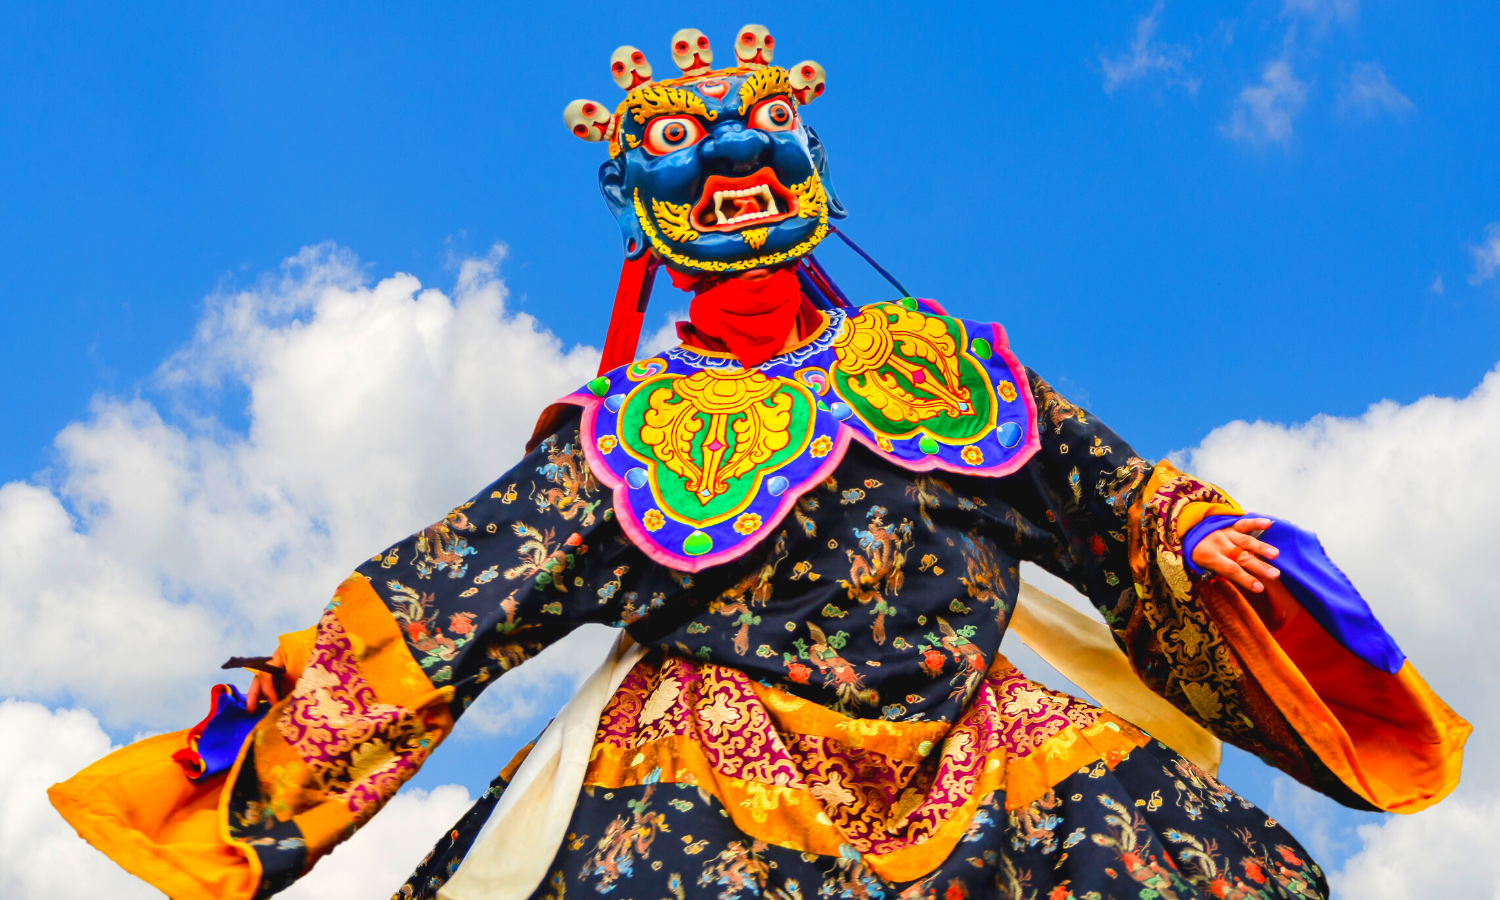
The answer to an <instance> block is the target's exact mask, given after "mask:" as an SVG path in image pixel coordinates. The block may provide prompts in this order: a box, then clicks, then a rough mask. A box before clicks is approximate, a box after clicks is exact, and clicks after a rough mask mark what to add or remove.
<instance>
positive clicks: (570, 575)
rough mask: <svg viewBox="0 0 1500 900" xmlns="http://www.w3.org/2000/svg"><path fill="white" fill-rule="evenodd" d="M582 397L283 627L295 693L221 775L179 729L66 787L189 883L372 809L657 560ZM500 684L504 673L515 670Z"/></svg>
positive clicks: (102, 831) (148, 872) (88, 830)
mask: <svg viewBox="0 0 1500 900" xmlns="http://www.w3.org/2000/svg"><path fill="white" fill-rule="evenodd" d="M577 435H578V414H577V412H576V410H575V411H572V412H567V413H565V414H564V415H563V416H562V417H561V418H560V419H558V420H556V421H555V422H554V423H553V426H552V429H551V431H550V434H549V435H548V436H546V438H545V439H544V440H542V441H541V442H540V444H539V445H537V446H536V447H535V449H533V450H532V451H531V452H530V453H529V454H527V456H526V457H525V458H524V459H523V460H522V461H521V463H520V465H518V466H516V467H515V468H514V469H512V470H511V471H510V472H508V473H507V474H506V475H505V476H503V477H501V478H500V479H499V480H497V481H496V482H494V483H493V484H491V485H489V486H488V487H486V488H485V489H484V490H483V491H481V492H480V493H479V494H478V495H477V496H476V497H475V498H474V499H472V500H470V501H469V502H468V503H465V504H463V505H462V506H460V507H458V508H457V509H455V510H453V511H452V512H450V513H448V514H447V515H446V516H445V517H444V518H443V519H442V520H440V521H439V522H437V523H435V524H433V525H430V526H428V527H426V528H423V529H421V530H420V531H418V532H417V533H416V534H414V535H412V536H410V537H408V538H406V539H405V540H403V541H401V542H399V543H397V544H395V545H394V546H392V547H390V548H389V549H387V550H385V551H383V552H381V553H379V554H376V555H375V556H373V557H371V558H370V559H369V560H368V561H366V562H365V563H364V564H362V565H361V566H359V568H358V569H357V570H356V571H355V572H354V573H353V574H352V575H350V576H349V577H348V578H347V579H345V581H344V582H343V583H342V584H341V585H340V586H339V588H338V590H337V591H336V592H335V594H334V597H333V600H332V602H331V603H329V604H328V606H327V607H326V608H325V609H324V610H323V613H322V616H321V618H320V619H319V621H318V623H317V625H316V626H315V628H313V629H309V630H307V631H304V632H296V633H293V634H290V635H286V636H284V637H283V638H282V641H281V645H282V649H283V656H284V658H285V659H286V661H287V667H288V672H287V676H288V682H289V683H292V682H294V686H293V687H291V688H290V690H289V691H288V692H287V694H286V696H284V697H283V698H282V699H281V700H280V702H278V703H276V704H274V705H273V706H271V707H270V709H269V712H267V713H266V714H265V716H264V718H262V719H261V720H260V721H259V723H258V724H256V725H255V726H254V728H253V730H252V731H250V733H249V737H248V738H246V739H245V740H244V742H243V745H242V747H241V748H240V750H239V754H238V757H237V758H236V759H235V762H234V763H233V765H232V767H231V768H230V769H229V770H228V772H227V773H222V774H219V775H217V776H215V777H210V778H203V779H202V780H200V781H196V782H195V781H193V780H192V779H191V778H189V777H188V774H187V771H186V770H185V768H184V766H182V765H179V764H178V763H177V762H175V761H174V760H173V754H174V752H180V750H181V748H182V746H183V743H184V736H185V734H186V732H179V733H176V734H172V735H162V736H159V737H156V738H151V739H148V740H146V741H142V742H139V743H137V744H133V745H131V746H128V747H125V748H123V749H121V750H119V751H117V752H116V753H114V754H111V755H110V756H109V757H106V758H105V759H104V760H102V761H101V762H99V763H96V764H95V765H94V766H91V767H90V768H89V769H86V770H85V771H84V772H82V773H80V774H79V775H78V776H75V777H74V778H73V779H71V780H70V781H68V782H65V783H63V784H60V785H57V786H55V787H54V788H53V789H52V792H51V795H52V799H53V803H54V805H56V806H57V807H58V809H59V810H60V811H61V812H62V813H63V815H64V816H65V817H66V818H67V819H68V820H69V821H70V822H71V823H72V824H73V825H74V827H75V828H77V829H78V831H79V833H80V834H81V835H83V836H84V837H85V838H87V839H88V840H89V841H90V842H91V843H93V844H94V845H95V846H97V847H99V849H101V850H103V851H104V852H105V853H106V854H108V855H110V856H111V857H112V858H114V859H115V860H116V861H117V862H119V863H120V864H121V865H122V866H124V867H125V868H126V869H128V870H129V871H131V872H133V873H135V874H136V875H138V876H140V877H142V878H144V879H145V880H147V881H148V882H150V883H151V884H153V885H154V886H156V887H158V888H159V889H161V890H162V891H163V892H165V893H167V894H168V895H170V896H172V897H174V898H179V900H194V898H215V900H231V898H232V900H250V898H258V897H265V896H269V895H270V894H273V893H275V892H277V891H279V890H281V889H283V888H285V887H287V886H288V885H290V884H291V883H292V882H293V881H295V880H296V879H297V878H299V877H300V876H301V875H303V874H305V873H306V872H307V871H308V870H309V869H310V868H311V867H312V865H313V864H314V863H315V862H316V861H317V860H318V859H319V858H321V857H322V856H323V855H324V854H326V853H328V852H329V851H330V850H332V849H333V847H334V846H336V845H337V844H338V843H340V842H341V841H343V840H344V839H346V838H347V837H349V836H350V835H351V834H353V833H354V832H355V831H356V830H357V829H358V828H359V827H361V826H362V825H363V824H364V823H365V822H366V821H368V820H369V819H370V817H371V816H373V815H374V814H375V813H376V812H377V811H378V810H379V809H380V808H381V807H382V806H383V805H384V804H385V802H386V801H387V800H389V799H390V797H391V796H392V795H393V794H395V792H396V790H397V788H399V787H400V785H402V784H403V783H404V782H406V780H407V779H409V778H411V776H412V775H414V774H416V772H417V770H418V769H419V768H420V767H421V766H422V764H423V763H424V762H425V760H426V759H427V757H428V756H429V755H430V754H431V753H432V751H433V750H434V749H435V748H436V747H437V745H438V744H439V743H441V742H442V740H443V739H444V738H445V737H446V736H447V735H448V734H450V733H451V731H452V729H453V724H454V721H455V720H456V719H457V718H458V717H459V716H461V715H462V714H463V711H464V709H465V708H466V707H467V706H468V705H469V703H470V702H471V701H472V700H473V699H474V698H475V697H476V696H477V695H478V693H479V692H480V691H481V690H483V689H484V688H485V687H486V686H487V685H488V684H489V683H490V682H492V681H493V680H494V679H495V678H496V677H497V676H498V675H499V674H500V673H502V672H504V671H505V670H507V669H510V668H512V667H514V666H517V665H519V664H521V663H522V662H523V661H525V660H526V659H527V658H529V657H530V656H532V655H534V654H535V653H537V652H538V651H540V650H541V649H542V648H543V647H545V646H547V645H548V644H550V643H553V642H555V641H557V640H558V639H560V638H562V637H563V636H564V635H566V634H567V633H568V632H570V631H571V630H573V629H574V628H576V627H577V626H579V625H581V624H584V623H586V622H601V623H606V624H616V623H618V621H619V620H620V618H621V608H622V607H621V603H622V601H624V600H626V599H627V598H628V597H629V596H630V591H629V586H630V584H631V583H632V582H633V580H634V579H635V578H637V577H639V575H640V573H641V570H642V569H643V568H644V565H643V564H644V562H645V558H644V557H643V556H642V555H641V554H640V553H639V552H638V551H637V550H636V549H635V548H634V546H633V545H631V544H630V543H629V542H628V541H627V540H625V539H624V538H623V537H622V535H621V534H620V530H619V528H618V526H617V524H616V523H615V522H614V518H613V510H612V507H611V506H610V503H609V495H608V492H607V491H605V490H603V489H601V487H600V485H599V484H598V482H597V481H596V480H595V478H594V476H593V475H592V474H591V472H590V471H589V469H588V466H587V463H586V462H585V460H584V456H583V453H582V452H581V450H580V448H579V446H578V437H577ZM502 689H503V688H502Z"/></svg>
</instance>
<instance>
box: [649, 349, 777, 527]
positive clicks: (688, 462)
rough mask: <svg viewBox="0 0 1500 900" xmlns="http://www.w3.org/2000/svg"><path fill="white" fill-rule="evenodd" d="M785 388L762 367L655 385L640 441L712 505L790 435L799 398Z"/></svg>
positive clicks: (697, 375) (707, 372)
mask: <svg viewBox="0 0 1500 900" xmlns="http://www.w3.org/2000/svg"><path fill="white" fill-rule="evenodd" d="M782 387H783V382H781V381H780V380H778V379H773V378H767V377H766V376H764V375H762V374H761V373H760V372H758V371H756V370H755V369H736V370H731V371H726V372H715V371H714V370H710V369H703V370H700V371H698V372H695V373H693V374H692V375H689V376H687V377H685V378H678V379H675V380H674V381H673V382H672V383H671V385H670V386H668V387H660V388H656V389H655V390H653V391H652V392H651V395H650V397H649V399H648V405H649V409H647V410H646V412H645V415H644V416H643V419H644V423H643V424H642V426H641V441H642V443H644V444H646V445H647V446H648V447H650V448H651V450H652V452H653V454H654V455H655V457H656V459H657V460H658V461H660V462H661V464H662V465H664V466H666V467H667V468H668V469H669V470H671V471H672V472H674V473H676V474H677V475H679V476H681V477H682V478H683V480H684V481H685V482H686V483H687V485H686V486H687V489H688V491H690V492H691V493H692V494H693V496H695V497H697V498H698V502H699V503H701V504H707V503H708V502H709V501H710V500H712V499H713V498H714V497H717V496H718V495H720V494H722V493H724V492H725V491H727V490H728V489H729V484H728V482H729V480H730V479H732V478H738V477H740V476H742V475H745V474H747V473H749V472H751V471H753V470H754V469H755V467H756V466H759V465H760V464H762V463H764V462H765V461H766V460H768V459H770V458H771V456H772V455H773V454H775V453H777V452H778V451H780V450H783V449H785V448H786V446H787V444H789V443H790V442H791V434H790V428H791V421H792V403H793V401H792V397H791V395H790V394H787V393H781V389H782ZM700 432H702V438H701V440H699V434H700ZM731 433H732V437H733V445H732V446H731V444H730V439H731Z"/></svg>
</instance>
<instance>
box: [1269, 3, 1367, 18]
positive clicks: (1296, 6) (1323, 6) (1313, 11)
mask: <svg viewBox="0 0 1500 900" xmlns="http://www.w3.org/2000/svg"><path fill="white" fill-rule="evenodd" d="M1282 13H1283V14H1284V15H1287V16H1300V17H1303V18H1307V19H1312V20H1314V21H1316V22H1321V23H1327V22H1331V21H1338V22H1349V21H1352V20H1353V19H1354V18H1355V17H1356V16H1358V15H1359V0H1286V2H1285V3H1284V4H1283V5H1282Z"/></svg>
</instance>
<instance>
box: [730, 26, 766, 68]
mask: <svg viewBox="0 0 1500 900" xmlns="http://www.w3.org/2000/svg"><path fill="white" fill-rule="evenodd" d="M775 49H776V39H775V38H773V37H771V32H770V31H769V30H768V29H767V28H766V26H764V25H746V26H745V27H743V28H741V29H740V33H739V34H737V35H735V36H734V58H735V59H736V60H738V61H739V64H740V65H742V66H748V67H750V68H754V69H759V68H762V67H764V66H769V65H770V64H771V57H772V56H774V55H775Z"/></svg>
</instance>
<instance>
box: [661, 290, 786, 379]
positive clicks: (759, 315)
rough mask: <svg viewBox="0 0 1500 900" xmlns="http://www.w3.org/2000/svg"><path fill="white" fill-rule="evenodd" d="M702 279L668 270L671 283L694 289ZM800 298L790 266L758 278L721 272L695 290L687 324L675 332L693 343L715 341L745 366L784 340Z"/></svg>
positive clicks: (762, 358)
mask: <svg viewBox="0 0 1500 900" xmlns="http://www.w3.org/2000/svg"><path fill="white" fill-rule="evenodd" d="M705 281H706V280H692V281H690V280H689V279H688V278H680V277H679V276H678V273H676V272H673V273H672V283H673V284H674V285H676V286H677V287H679V288H692V289H694V290H698V286H699V285H701V284H704V283H705ZM804 302H805V301H804V300H803V298H802V289H801V287H800V286H799V285H798V283H797V273H796V272H794V271H793V270H792V269H791V267H787V268H784V269H780V270H778V271H775V272H772V273H771V274H769V275H767V276H766V277H764V278H758V279H747V278H726V279H724V280H722V281H717V282H713V283H711V284H708V286H707V287H705V288H703V289H702V290H698V294H697V296H695V297H694V298H693V302H692V305H691V306H689V307H688V317H689V318H690V319H691V320H692V322H691V327H690V329H685V328H682V327H680V326H679V328H678V333H679V334H680V335H681V336H682V337H683V339H684V340H688V341H691V338H693V337H698V338H700V340H699V341H696V342H695V343H702V344H705V345H710V346H709V349H717V348H714V347H712V346H711V345H712V344H714V343H717V344H721V345H722V346H723V347H724V348H725V349H727V350H728V351H729V352H730V353H733V354H734V355H735V356H737V357H739V360H740V362H741V363H742V364H743V365H744V366H745V367H746V368H754V367H755V366H758V365H760V364H761V363H763V362H765V361H766V360H768V359H770V358H771V357H773V356H775V355H776V354H777V353H780V352H781V348H782V347H784V346H786V341H787V337H788V336H789V335H790V334H791V333H792V329H793V328H794V327H796V326H797V325H798V318H799V316H798V314H799V313H800V312H801V311H802V306H803V305H804ZM694 332H696V334H694Z"/></svg>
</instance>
